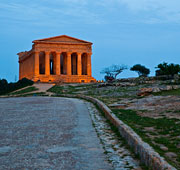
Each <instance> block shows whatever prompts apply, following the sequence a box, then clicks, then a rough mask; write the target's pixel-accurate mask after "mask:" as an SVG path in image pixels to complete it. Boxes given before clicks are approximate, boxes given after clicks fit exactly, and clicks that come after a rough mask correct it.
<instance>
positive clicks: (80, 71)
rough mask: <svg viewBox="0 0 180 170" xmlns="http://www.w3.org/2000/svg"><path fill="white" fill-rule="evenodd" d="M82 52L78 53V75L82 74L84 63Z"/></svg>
mask: <svg viewBox="0 0 180 170" xmlns="http://www.w3.org/2000/svg"><path fill="white" fill-rule="evenodd" d="M81 55H82V54H81V53H78V59H77V73H78V75H82V63H81Z"/></svg>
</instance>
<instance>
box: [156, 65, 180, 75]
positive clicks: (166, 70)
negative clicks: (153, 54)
mask: <svg viewBox="0 0 180 170" xmlns="http://www.w3.org/2000/svg"><path fill="white" fill-rule="evenodd" d="M155 68H156V69H157V70H156V76H162V75H171V76H174V75H175V74H178V73H180V65H179V64H173V63H171V64H168V63H166V62H164V63H162V64H159V65H158V66H157V67H155Z"/></svg>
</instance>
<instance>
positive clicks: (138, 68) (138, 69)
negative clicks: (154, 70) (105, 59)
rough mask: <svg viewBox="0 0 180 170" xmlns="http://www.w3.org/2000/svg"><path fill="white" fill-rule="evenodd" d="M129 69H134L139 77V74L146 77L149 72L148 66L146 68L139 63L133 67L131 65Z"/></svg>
mask: <svg viewBox="0 0 180 170" xmlns="http://www.w3.org/2000/svg"><path fill="white" fill-rule="evenodd" d="M130 70H131V71H136V72H137V73H138V75H139V77H141V76H145V77H147V76H148V74H149V73H150V70H149V69H148V68H146V67H145V66H142V65H141V64H136V65H134V66H133V67H131V69H130Z"/></svg>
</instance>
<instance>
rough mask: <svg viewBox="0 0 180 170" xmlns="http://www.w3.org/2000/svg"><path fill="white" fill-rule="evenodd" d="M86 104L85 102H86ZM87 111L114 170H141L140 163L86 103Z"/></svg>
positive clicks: (102, 118)
mask: <svg viewBox="0 0 180 170" xmlns="http://www.w3.org/2000/svg"><path fill="white" fill-rule="evenodd" d="M86 103H87V102H86ZM87 106H88V110H89V112H90V116H91V119H92V122H93V125H94V127H95V129H96V132H97V135H98V136H99V138H100V141H101V143H102V145H103V148H104V150H105V153H106V154H107V157H108V161H109V162H111V164H112V165H113V167H114V169H115V170H141V167H140V165H139V164H140V162H139V161H138V160H136V159H135V158H133V156H132V153H130V151H129V150H127V149H126V147H125V146H124V145H123V141H121V140H120V139H118V138H117V135H116V134H115V133H114V132H113V131H112V130H111V128H110V126H109V124H108V123H107V122H106V118H104V117H103V116H102V115H101V114H100V113H99V112H98V111H97V110H96V108H95V107H94V106H93V104H91V103H87Z"/></svg>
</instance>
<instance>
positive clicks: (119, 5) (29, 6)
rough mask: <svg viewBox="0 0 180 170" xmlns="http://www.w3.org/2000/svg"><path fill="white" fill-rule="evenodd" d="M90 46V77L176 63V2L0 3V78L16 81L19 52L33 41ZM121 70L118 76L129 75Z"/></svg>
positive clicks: (179, 49) (179, 56) (179, 11)
mask: <svg viewBox="0 0 180 170" xmlns="http://www.w3.org/2000/svg"><path fill="white" fill-rule="evenodd" d="M64 34H65V35H69V36H72V37H76V38H79V39H83V40H87V41H91V42H93V55H92V70H93V76H94V77H95V78H97V79H102V78H103V75H102V74H100V71H101V70H102V69H103V68H104V67H108V66H110V65H112V64H125V65H128V66H129V67H131V66H132V65H134V64H142V65H145V66H146V67H148V68H150V69H151V75H154V71H155V69H154V67H155V66H157V64H159V63H161V62H163V61H166V62H168V63H172V62H173V63H176V64H180V0H97V1H92V0H9V1H8V0H0V78H1V79H2V78H6V79H7V80H8V81H14V79H15V75H16V76H17V77H18V56H17V55H16V54H17V53H18V52H21V51H25V50H30V49H31V47H32V41H33V40H36V39H41V38H46V37H51V36H58V35H64ZM134 76H137V74H136V73H134V72H131V71H124V72H123V73H122V74H121V75H120V77H134Z"/></svg>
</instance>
